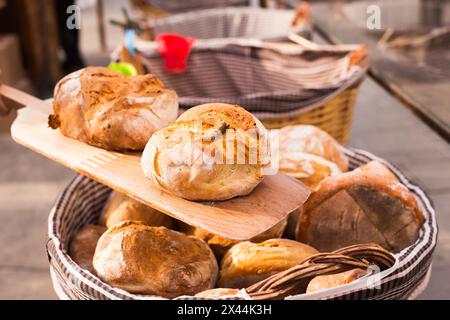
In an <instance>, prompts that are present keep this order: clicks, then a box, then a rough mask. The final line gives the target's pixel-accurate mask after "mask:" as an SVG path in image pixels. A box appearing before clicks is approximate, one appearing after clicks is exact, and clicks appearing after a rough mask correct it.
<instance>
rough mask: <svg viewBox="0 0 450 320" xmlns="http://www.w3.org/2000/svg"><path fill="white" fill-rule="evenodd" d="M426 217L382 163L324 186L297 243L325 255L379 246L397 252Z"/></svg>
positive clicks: (303, 218)
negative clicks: (349, 248)
mask: <svg viewBox="0 0 450 320" xmlns="http://www.w3.org/2000/svg"><path fill="white" fill-rule="evenodd" d="M423 222H424V217H423V215H422V213H421V212H420V210H419V208H418V206H417V203H416V200H415V198H414V196H413V195H412V193H411V192H410V191H409V190H408V189H407V188H406V187H405V186H404V185H402V184H401V183H400V182H399V181H398V180H397V178H396V177H395V176H394V175H393V174H392V173H391V172H390V171H389V170H388V169H387V168H386V167H384V166H383V165H382V164H381V163H377V162H371V163H369V164H367V165H365V166H362V167H360V168H358V169H356V170H353V171H351V172H348V173H345V174H341V175H338V176H333V177H328V178H326V179H325V180H323V181H322V182H321V183H320V184H319V187H318V189H317V190H316V191H315V192H313V193H312V194H311V195H310V197H309V198H308V200H307V202H306V203H305V205H304V206H303V208H302V210H301V212H300V216H299V220H298V224H297V230H296V239H297V240H298V241H301V242H304V243H308V244H310V245H312V246H314V247H316V248H317V249H318V250H320V251H333V250H336V249H339V248H341V247H344V246H347V245H352V244H358V243H369V242H375V243H378V244H379V245H381V246H383V247H385V248H386V249H388V250H391V251H393V252H398V251H400V250H402V249H403V248H405V247H406V246H408V245H411V244H412V243H414V241H415V240H416V239H417V236H418V233H419V229H420V226H421V225H422V224H423Z"/></svg>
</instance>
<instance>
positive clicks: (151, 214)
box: [98, 191, 174, 229]
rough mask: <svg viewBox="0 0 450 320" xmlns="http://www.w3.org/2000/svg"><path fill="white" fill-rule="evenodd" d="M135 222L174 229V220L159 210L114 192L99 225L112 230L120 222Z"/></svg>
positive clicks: (104, 209)
mask: <svg viewBox="0 0 450 320" xmlns="http://www.w3.org/2000/svg"><path fill="white" fill-rule="evenodd" d="M127 220H133V221H140V222H142V223H144V224H146V225H148V226H162V227H166V228H169V229H170V228H172V226H173V224H174V220H173V219H172V218H171V217H169V216H168V215H165V214H164V213H162V212H159V211H158V210H155V209H153V208H151V207H148V206H146V205H145V204H143V203H140V202H139V201H136V200H134V199H132V198H130V197H128V196H126V195H124V194H123V193H120V192H116V191H113V192H112V193H111V195H110V196H109V199H108V201H107V202H106V205H105V207H104V208H103V212H102V214H101V216H100V219H99V221H98V222H99V224H100V225H103V226H106V227H107V228H111V227H112V226H113V225H115V224H116V223H119V222H123V221H127Z"/></svg>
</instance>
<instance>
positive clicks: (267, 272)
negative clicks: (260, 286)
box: [217, 239, 319, 288]
mask: <svg viewBox="0 0 450 320" xmlns="http://www.w3.org/2000/svg"><path fill="white" fill-rule="evenodd" d="M317 253H319V252H318V251H317V250H316V249H314V248H312V247H310V246H308V245H306V244H303V243H300V242H297V241H294V240H288V239H270V240H266V241H264V242H261V243H252V242H249V241H245V242H240V243H238V244H236V245H234V246H233V247H232V248H231V249H230V250H228V252H227V253H226V254H225V256H224V257H223V259H222V262H221V264H220V275H219V281H218V283H217V285H218V287H223V288H246V287H248V286H249V285H251V284H254V283H256V282H258V281H260V280H263V279H265V278H267V277H269V276H271V275H273V274H275V273H277V272H280V271H283V270H286V269H289V268H291V267H293V266H295V265H297V264H299V263H301V262H302V261H303V260H305V259H307V258H309V257H310V256H312V255H315V254H317Z"/></svg>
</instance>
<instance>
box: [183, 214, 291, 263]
mask: <svg viewBox="0 0 450 320" xmlns="http://www.w3.org/2000/svg"><path fill="white" fill-rule="evenodd" d="M286 223H287V219H283V220H281V221H280V222H278V223H277V224H276V225H274V226H273V227H272V228H270V229H269V230H267V231H265V232H263V233H261V234H259V235H257V236H255V237H253V238H251V239H250V241H251V242H255V243H258V242H262V241H265V240H268V239H273V238H281V236H282V235H283V231H284V228H285V227H286ZM180 231H181V232H183V233H186V234H188V235H193V236H195V237H198V238H200V239H202V240H204V241H205V242H206V243H207V244H208V245H209V247H210V248H211V249H212V251H213V252H214V254H215V255H216V258H217V260H218V261H220V260H221V259H222V257H223V255H224V254H225V253H226V252H227V251H228V249H230V248H231V247H232V246H233V245H235V244H236V243H239V242H240V241H238V240H232V239H227V238H224V237H221V236H218V235H215V234H212V233H210V232H208V231H205V230H203V229H200V228H196V227H193V226H190V225H188V224H185V223H180Z"/></svg>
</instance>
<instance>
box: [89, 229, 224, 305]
mask: <svg viewBox="0 0 450 320" xmlns="http://www.w3.org/2000/svg"><path fill="white" fill-rule="evenodd" d="M94 268H95V270H96V272H97V275H98V276H99V277H100V279H102V280H103V281H105V282H106V283H109V284H110V285H112V286H114V287H117V288H120V289H124V290H127V291H129V292H132V293H141V294H150V295H158V296H162V297H166V298H175V297H178V296H181V295H193V294H196V293H198V292H200V291H204V290H207V289H211V288H213V287H214V285H215V283H216V279H217V273H218V266H217V261H216V258H215V257H214V254H213V253H212V251H211V249H210V248H209V247H208V245H207V244H206V243H205V242H204V241H202V240H201V239H198V238H195V237H188V236H186V235H184V234H183V233H180V232H176V231H172V230H169V229H166V228H164V227H150V226H147V225H145V224H143V223H140V222H135V221H125V222H121V223H119V224H116V225H114V226H113V227H112V228H110V229H108V231H107V232H105V233H104V234H103V236H102V237H101V238H100V240H99V241H98V244H97V248H96V250H95V255H94Z"/></svg>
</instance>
